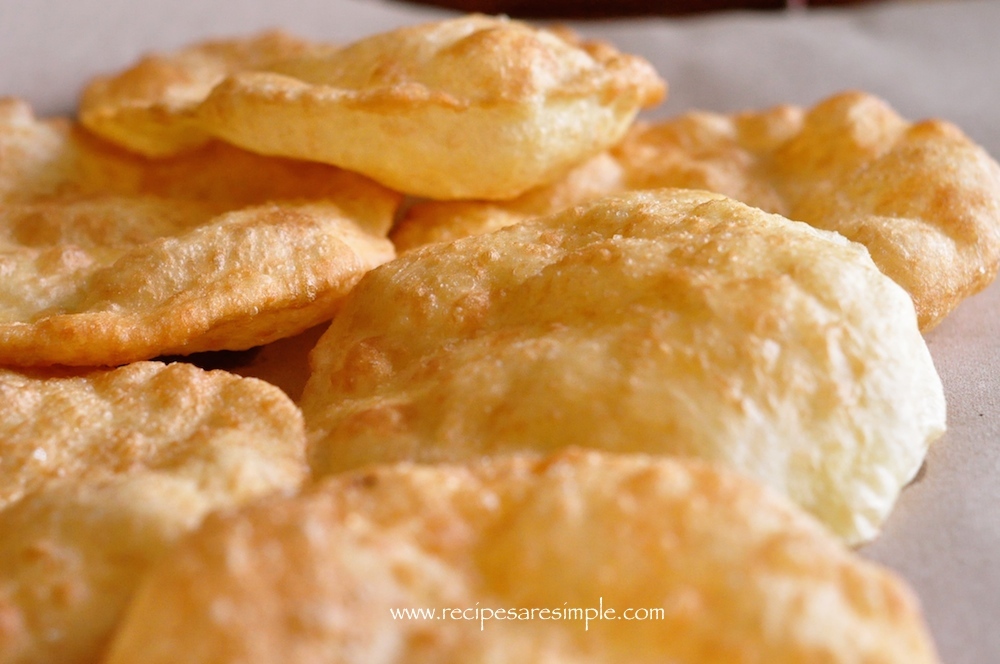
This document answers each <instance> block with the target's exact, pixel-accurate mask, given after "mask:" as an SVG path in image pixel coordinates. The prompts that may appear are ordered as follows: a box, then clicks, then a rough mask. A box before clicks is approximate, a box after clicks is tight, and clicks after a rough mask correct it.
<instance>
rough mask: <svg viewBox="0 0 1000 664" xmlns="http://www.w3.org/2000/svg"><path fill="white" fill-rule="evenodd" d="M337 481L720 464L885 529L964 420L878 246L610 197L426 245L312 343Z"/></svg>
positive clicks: (824, 516) (387, 271)
mask: <svg viewBox="0 0 1000 664" xmlns="http://www.w3.org/2000/svg"><path fill="white" fill-rule="evenodd" d="M311 365H312V375H311V376H310V378H309V381H308V383H307V384H306V388H305V391H304V393H303V397H302V407H303V410H304V413H305V417H306V427H307V430H308V433H309V438H310V441H309V442H310V446H311V451H310V454H311V459H312V463H313V466H314V469H315V471H316V472H317V473H319V474H327V473H333V472H339V471H343V470H347V469H351V468H356V467H359V466H362V465H366V464H370V463H379V462H388V461H399V460H416V461H441V460H456V459H465V458H470V457H475V456H479V455H492V454H501V453H508V452H513V451H516V450H553V449H557V448H561V447H564V446H567V445H581V446H585V447H595V448H602V449H606V450H611V451H641V452H648V453H660V454H673V455H687V456H699V457H704V458H706V459H709V460H713V461H719V462H724V463H728V464H729V465H731V466H733V467H736V468H739V469H741V470H743V471H744V472H747V473H749V474H750V475H752V476H754V477H757V478H759V479H760V480H762V481H764V482H765V483H766V484H768V485H770V486H771V487H773V488H775V489H777V490H779V491H783V492H785V493H786V494H788V495H789V496H791V498H792V499H793V500H794V501H796V502H798V503H799V504H800V505H801V506H803V507H804V508H806V510H808V511H809V512H811V513H813V514H814V515H815V516H817V517H818V518H819V519H820V520H821V521H823V522H824V523H825V524H826V525H827V526H829V527H830V528H831V529H832V530H833V531H834V532H836V533H837V534H839V535H840V536H841V537H843V538H844V539H845V540H847V541H849V542H852V543H856V542H860V541H864V540H867V539H870V538H872V537H874V536H875V534H876V533H877V532H878V528H879V525H880V524H881V523H882V521H883V520H884V519H885V517H886V516H887V514H888V513H889V511H890V509H891V507H892V505H893V503H894V501H895V499H896V497H897V495H898V493H899V491H900V488H901V487H902V486H903V485H904V484H905V483H906V482H908V481H909V480H910V479H911V478H912V477H913V476H914V474H915V473H916V472H917V470H918V469H919V467H920V465H921V462H922V460H923V458H924V454H925V452H926V450H927V447H928V444H929V443H930V442H931V441H933V440H934V439H936V438H937V437H938V436H940V434H941V433H942V432H943V431H944V428H945V401H944V394H943V390H942V386H941V381H940V379H939V378H938V375H937V372H936V371H935V369H934V365H933V363H932V361H931V357H930V354H929V353H928V350H927V346H926V344H925V342H924V340H923V338H922V337H921V335H920V333H919V331H918V329H917V325H916V317H915V315H914V310H913V304H912V302H911V301H910V299H909V297H908V296H907V295H906V293H905V292H904V291H903V290H902V289H901V288H899V287H898V286H897V285H896V284H895V283H893V282H892V280H890V279H889V278H887V277H886V276H885V275H883V274H882V273H880V272H879V270H878V269H877V268H876V267H875V265H874V264H873V263H872V261H871V259H870V257H869V256H868V253H867V252H866V251H865V249H864V247H862V246H860V245H858V244H855V243H853V242H849V241H847V240H846V239H844V238H843V237H841V236H839V235H837V234H834V233H830V232H826V231H818V230H816V229H813V228H811V227H810V226H808V225H806V224H803V223H797V222H791V221H788V220H786V219H784V218H782V217H779V216H777V215H770V214H767V213H764V212H762V211H760V210H758V209H756V208H751V207H749V206H746V205H743V204H741V203H738V202H736V201H734V200H732V199H728V198H726V197H724V196H722V195H720V194H712V193H709V192H703V191H696V190H682V189H675V190H659V191H653V192H638V193H632V194H628V195H624V196H621V197H611V198H605V199H601V200H599V201H597V202H594V203H591V204H589V205H584V206H579V207H576V208H573V209H570V210H566V211H564V212H562V213H559V214H556V215H552V216H550V217H546V218H543V219H537V220H534V221H530V222H524V223H522V224H518V225H516V226H511V227H508V228H505V229H502V230H500V231H497V232H494V233H491V234H487V235H480V236H476V237H471V238H465V239H463V240H458V241H456V242H453V243H450V244H434V245H429V246H427V247H424V248H422V249H418V250H415V251H410V252H407V253H406V254H404V255H402V256H401V257H399V258H397V259H396V260H395V261H393V262H392V263H389V264H387V265H384V266H382V267H380V268H377V269H376V270H373V271H372V272H370V273H369V274H367V275H366V276H365V277H364V278H363V279H362V280H361V282H359V284H358V286H357V287H356V288H355V290H354V291H352V293H351V294H350V295H349V296H348V297H347V298H346V299H345V301H344V305H343V309H342V310H341V311H340V312H339V313H338V315H337V317H336V318H335V319H334V321H333V323H332V325H331V327H330V329H329V330H328V331H327V332H326V333H325V334H324V336H323V337H322V338H321V339H320V341H319V342H318V344H317V346H316V348H315V349H314V350H313V352H312V356H311Z"/></svg>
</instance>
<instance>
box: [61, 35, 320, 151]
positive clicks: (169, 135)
mask: <svg viewBox="0 0 1000 664" xmlns="http://www.w3.org/2000/svg"><path fill="white" fill-rule="evenodd" d="M334 48H335V47H333V46H329V45H323V44H316V43H313V42H308V41H305V40H302V39H299V38H298V37H294V36H292V35H290V34H288V33H286V32H282V31H280V30H270V31H267V32H262V33H259V34H255V35H251V36H248V37H238V38H233V39H213V40H209V41H204V42H199V43H196V44H192V45H190V46H187V47H185V48H183V49H180V50H178V51H175V52H172V53H153V54H149V55H146V56H144V57H143V58H142V59H141V60H139V62H137V63H136V64H135V65H133V66H131V67H129V68H128V69H126V70H125V71H122V72H117V73H114V74H109V75H105V76H99V77H97V78H95V79H93V80H92V81H90V82H89V83H88V84H87V86H86V87H85V88H84V91H83V95H82V96H81V98H80V109H79V115H80V122H81V123H83V124H84V125H85V126H86V127H87V128H88V129H90V130H91V131H93V132H94V133H95V134H98V135H100V136H102V137H104V138H105V139H107V140H109V141H112V142H114V143H117V144H118V145H121V146H122V147H125V148H128V149H129V150H132V151H134V152H138V153H140V154H144V155H146V156H149V157H166V156H170V155H174V154H178V153H180V152H184V151H186V150H191V149H194V148H197V147H198V146H200V145H202V144H204V143H206V142H208V141H209V140H210V139H211V136H210V135H209V134H208V133H206V132H205V131H204V130H202V129H200V128H199V127H198V124H197V123H196V122H195V121H194V109H196V108H197V107H198V105H199V104H200V103H201V102H203V101H204V100H205V97H207V96H208V93H209V92H211V91H212V88H214V87H215V86H216V85H217V84H218V83H219V82H220V81H221V80H222V79H224V78H225V77H226V76H228V75H230V74H233V73H236V72H239V71H247V70H250V71H258V70H266V69H267V67H268V65H269V64H270V63H272V62H275V61H280V60H285V59H288V58H292V57H296V56H301V55H304V54H306V53H308V52H328V51H330V50H333V49H334Z"/></svg>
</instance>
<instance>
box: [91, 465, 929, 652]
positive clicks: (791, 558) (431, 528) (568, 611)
mask: <svg viewBox="0 0 1000 664" xmlns="http://www.w3.org/2000/svg"><path fill="white" fill-rule="evenodd" d="M417 612H420V613H417ZM136 661H142V662H145V663H147V664H161V663H162V664H166V663H167V662H170V663H173V662H177V661H184V662H188V663H189V664H201V663H205V664H207V663H208V662H212V663H213V664H225V663H235V662H269V663H270V664H282V663H284V662H289V663H291V662H338V663H343V664H347V663H353V662H357V663H359V664H360V663H364V664H373V663H378V664H388V663H390V662H494V663H497V664H500V663H511V664H513V663H517V662H548V663H550V664H555V663H560V662H574V663H576V662H595V663H596V662H603V663H605V664H607V663H612V662H621V663H625V662H628V663H629V664H637V663H643V662H649V663H652V662H673V663H675V664H706V663H709V662H718V663H720V664H721V663H730V662H768V664H786V663H787V664H800V663H801V662H829V663H830V664H837V663H843V664H847V663H849V662H850V663H853V662H884V663H885V664H890V663H899V664H917V663H925V662H936V661H937V658H936V656H935V654H934V649H933V646H932V644H931V642H930V639H929V637H928V635H927V633H926V630H925V628H924V625H923V621H922V619H921V617H920V613H919V609H918V607H917V604H916V602H915V600H914V599H913V597H912V595H911V594H910V592H909V590H908V589H907V588H906V587H905V585H904V584H903V583H902V582H901V581H899V580H898V579H897V578H896V577H895V576H894V575H892V574H891V573H889V572H887V571H885V570H883V569H881V568H878V567H876V566H875V565H872V564H870V563H866V562H864V561H862V560H861V559H860V558H858V557H857V556H855V555H853V554H851V553H850V552H848V551H847V550H845V549H844V548H843V547H841V546H840V545H839V543H838V542H837V541H836V540H834V539H833V538H832V537H830V535H829V534H828V533H827V532H825V531H824V530H823V529H822V528H821V527H819V525H818V524H816V523H815V522H814V521H813V520H812V519H809V518H807V517H806V515H804V514H802V513H801V512H800V511H798V510H795V509H793V507H792V506H791V505H790V504H788V503H787V502H786V501H784V500H782V499H780V498H779V497H778V496H777V495H775V494H773V493H771V492H768V491H765V490H763V488H762V487H760V486H758V485H757V484H756V483H754V482H752V481H751V480H749V479H747V478H745V477H742V476H739V475H737V474H735V473H732V472H728V471H723V470H721V469H718V468H714V467H710V466H707V465H703V464H700V463H695V462H692V461H682V460H672V459H664V458H652V457H645V456H617V455H611V454H599V453H594V452H591V453H582V452H568V453H561V454H558V455H555V456H554V457H551V458H547V459H536V458H530V457H523V456H515V457H506V458H502V459H495V460H488V461H485V462H478V463H474V464H470V465H468V466H461V465H443V466H437V467H421V466H410V465H400V466H394V467H377V468H372V469H369V470H366V471H362V472H358V473H349V474H346V475H342V476H340V477H337V478H333V479H332V480H329V481H327V482H325V483H323V484H321V485H319V486H317V487H313V488H311V489H309V490H307V492H306V493H305V494H303V495H300V496H296V497H285V498H275V499H269V500H265V501H263V502H260V503H257V504H255V505H253V506H250V507H248V508H246V509H243V510H241V511H239V512H235V513H228V514H221V515H217V516H212V517H209V518H208V519H207V520H206V521H205V523H204V525H203V526H202V528H201V529H200V530H199V531H197V532H195V533H193V534H192V535H191V536H190V537H188V538H186V539H185V540H184V542H183V543H182V544H180V545H179V546H178V547H177V549H175V550H174V551H173V552H172V553H171V555H170V556H169V557H167V558H165V559H164V561H163V562H162V563H161V564H160V565H158V566H157V567H156V568H155V569H154V570H153V571H152V572H151V574H150V575H149V576H148V577H147V578H146V579H145V581H144V583H143V585H142V588H141V590H140V591H139V593H138V595H137V598H136V601H135V603H134V604H133V605H132V606H131V608H130V609H129V612H128V615H127V617H126V618H125V620H124V622H123V625H122V628H121V630H120V631H119V633H118V635H117V638H116V639H115V642H114V644H113V645H112V647H111V649H110V653H109V656H108V658H107V660H106V662H107V664H125V663H127V662H136Z"/></svg>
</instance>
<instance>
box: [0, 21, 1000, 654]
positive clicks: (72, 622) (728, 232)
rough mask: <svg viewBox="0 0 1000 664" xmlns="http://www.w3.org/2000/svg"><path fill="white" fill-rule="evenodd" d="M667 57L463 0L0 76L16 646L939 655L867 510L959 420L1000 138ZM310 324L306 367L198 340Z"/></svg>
mask: <svg viewBox="0 0 1000 664" xmlns="http://www.w3.org/2000/svg"><path fill="white" fill-rule="evenodd" d="M665 94H666V85H665V83H664V82H663V81H662V80H661V79H660V78H659V76H658V75H657V73H656V72H655V71H654V70H653V68H652V66H651V65H650V64H649V63H648V62H646V61H644V60H643V59H641V58H639V57H636V56H632V55H628V54H624V53H621V52H619V51H618V50H617V49H616V48H615V47H613V46H611V45H609V44H605V43H600V42H590V41H584V40H582V39H580V38H579V37H578V36H576V35H575V34H573V33H572V32H570V31H568V30H564V29H541V28H537V27H533V26H531V25H528V24H525V23H520V22H517V21H512V20H509V19H505V18H495V17H488V16H479V15H473V16H466V17H462V18H456V19H451V20H444V21H440V22H437V23H432V24H426V25H418V26H413V27H407V28H403V29H399V30H395V31H393V32H388V33H384V34H379V35H374V36H371V37H367V38H364V39H361V40H360V41H357V42H355V43H353V44H346V45H332V44H323V43H316V42H308V41H305V40H301V39H298V38H295V37H293V36H290V35H287V34H284V33H281V32H268V33H264V34H260V35H256V36H252V37H247V38H241V39H231V40H228V41H213V42H205V43H201V44H196V45H193V46H191V47H189V48H186V49H184V50H182V51H178V52H175V53H170V54H162V55H150V56H147V57H145V58H144V59H142V60H141V61H140V62H138V63H137V64H135V65H134V66H133V67H131V68H130V69H127V70H125V71H123V72H120V73H117V74H113V75H109V76H107V77H103V78H100V79H97V80H94V81H92V82H91V83H90V84H89V85H88V86H87V88H86V90H85V91H84V94H83V97H82V99H81V104H80V109H79V119H78V120H70V119H39V118H36V117H35V116H34V114H33V112H32V110H31V109H30V108H29V107H28V106H27V105H26V104H25V103H23V102H20V101H18V100H14V99H7V100H0V274H2V275H3V280H2V281H0V664H14V663H18V664H24V663H32V664H48V663H57V662H58V663H59V664H85V663H86V664H90V663H97V662H107V663H108V664H126V663H129V664H131V663H139V662H142V663H144V664H157V663H161V662H162V663H164V664H166V663H168V662H188V663H192V664H194V663H206V664H207V663H210V662H211V663H223V662H232V663H236V662H269V663H272V662H273V663H278V662H289V663H291V662H331V663H332V662H338V663H339V662H358V663H361V662H364V663H368V662H520V661H529V662H667V661H669V662H678V663H690V664H696V663H720V664H721V663H730V662H768V663H769V664H778V663H785V662H787V663H789V664H791V663H799V662H844V663H846V662H887V663H888V662H898V663H901V664H902V663H905V664H914V663H918V662H936V661H937V656H936V654H935V649H934V646H933V643H932V640H931V638H930V636H929V635H928V633H927V629H926V627H925V626H924V623H923V618H922V616H921V613H920V609H919V605H918V602H917V600H916V598H915V597H914V596H913V595H912V593H911V591H910V590H909V589H908V588H907V586H906V584H905V582H904V581H903V580H901V579H900V578H898V577H896V576H895V575H894V574H893V573H892V572H890V571H888V570H886V569H883V568H881V567H878V566H877V565H874V564H872V563H870V562H867V561H864V560H863V559H861V558H860V557H859V556H857V555H856V554H855V553H854V552H852V551H851V550H850V548H849V547H850V546H853V545H857V544H860V543H863V542H866V541H870V540H871V539H873V538H875V537H876V536H877V534H878V532H879V529H880V527H881V525H882V524H883V522H884V521H885V519H886V518H887V517H888V516H889V513H890V512H891V510H892V508H893V505H894V503H895V501H896V499H897V497H898V496H899V494H900V492H901V490H902V489H903V487H904V486H905V485H906V484H907V483H908V482H909V481H910V480H911V479H912V478H913V477H914V476H915V475H916V473H917V472H918V470H919V469H920V467H921V465H922V464H923V461H924V456H925V453H926V451H927V449H928V446H929V445H930V444H931V443H932V442H933V441H935V440H936V439H938V438H939V437H940V436H941V435H942V434H943V433H944V430H945V401H944V393H943V389H942V385H941V381H940V379H939V377H938V375H937V372H936V370H935V368H934V365H933V363H932V361H931V356H930V353H929V352H928V349H927V346H926V343H925V341H924V338H923V336H922V332H925V331H927V330H928V329H930V328H931V327H932V326H934V325H935V324H937V323H938V322H939V321H940V320H941V319H942V318H944V317H945V316H946V315H947V314H948V313H949V312H950V311H952V310H953V309H954V308H955V307H956V306H958V304H959V303H960V301H961V300H962V299H964V298H965V297H967V296H969V295H971V294H973V293H975V292H977V291H979V290H981V289H982V288H984V287H985V286H986V285H987V284H989V283H990V282H991V281H992V280H993V278H994V277H995V275H996V273H997V270H998V266H1000V166H998V165H997V164H996V162H994V161H993V160H992V159H991V158H990V157H989V156H988V155H987V154H986V153H985V152H984V151H983V150H982V149H980V148H979V147H978V146H976V145H975V144H973V143H972V142H971V141H970V140H969V139H968V138H966V137H965V136H964V135H963V134H962V133H961V131H960V130H959V129H957V128H956V127H954V126H953V125H950V124H948V123H946V122H942V121H936V120H934V121H924V122H918V123H911V122H909V121H907V120H904V119H903V118H901V117H900V116H899V115H897V114H896V113H895V112H894V111H893V110H892V109H891V108H890V107H889V106H888V105H887V104H886V103H885V102H883V101H881V100H878V99H876V98H873V97H871V96H869V95H867V94H864V93H861V92H848V93H841V94H838V95H835V96H832V97H830V98H829V99H827V100H825V101H822V102H820V103H819V104H818V105H816V106H815V107H813V108H811V109H801V108H796V107H791V106H782V107H778V108H774V109H769V110H765V111H761V112H749V111H748V112H743V113H737V114H734V115H720V114H716V113H710V112H689V113H687V114H685V115H682V116H680V117H677V118H674V119H670V120H666V121H660V122H658V123H648V122H641V121H637V120H636V117H637V114H638V113H639V112H640V111H641V110H642V109H644V108H648V107H651V106H653V105H655V104H656V103H658V102H659V101H661V99H663V98H664V96H665ZM321 324H322V325H326V326H328V327H327V328H326V331H325V332H323V334H322V336H321V337H320V338H319V341H318V342H316V344H315V347H314V348H313V349H312V352H311V355H310V367H309V375H308V377H306V376H302V382H303V383H304V384H305V387H304V391H303V393H302V394H301V398H299V395H298V394H297V393H296V394H292V395H291V396H289V395H288V394H286V393H285V392H284V391H282V390H281V389H279V388H278V387H276V386H275V385H271V384H268V383H267V382H265V381H263V380H260V379H256V378H249V377H242V376H240V375H237V374H235V373H230V372H229V371H226V370H223V369H211V370H210V369H206V368H200V366H198V364H200V365H204V364H205V362H203V361H202V360H205V359H206V357H208V358H210V357H211V355H206V354H205V353H206V351H211V352H216V351H241V350H245V349H250V348H257V347H261V346H264V345H267V344H274V343H275V342H278V343H285V344H291V345H294V344H295V343H297V342H296V341H295V340H299V342H301V343H305V340H314V339H315V335H312V336H310V334H309V333H308V332H307V331H308V330H310V329H315V326H317V325H321ZM304 332H305V333H306V334H305V335H302V334H301V333H304ZM296 335H299V336H296ZM290 339H291V341H289V340H290ZM188 356H190V357H188ZM306 378H308V380H306ZM293 397H294V399H293ZM609 611H610V613H609ZM595 612H596V613H595ZM595 616H596V617H595Z"/></svg>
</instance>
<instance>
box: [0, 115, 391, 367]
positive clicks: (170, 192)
mask: <svg viewBox="0 0 1000 664" xmlns="http://www.w3.org/2000/svg"><path fill="white" fill-rule="evenodd" d="M0 153H2V154H3V156H4V158H3V159H2V160H0V274H3V275H4V278H3V280H2V281H0V363H2V364H5V365H8V366H12V365H17V366H31V365H35V366H41V365H52V364H64V365H76V366H98V365H115V364H124V363H126V362H131V361H136V360H142V359H149V358H153V357H156V356H158V355H167V354H183V355H186V354H189V353H193V352H197V351H204V350H220V349H228V350H238V349H244V348H249V347H252V346H257V345H260V344H264V343H267V342H269V341H273V340H275V339H278V338H282V337H287V336H291V335H293V334H296V333H298V332H300V331H302V330H305V329H307V328H309V327H311V326H313V325H316V324H317V323H320V322H322V321H325V320H328V319H329V318H330V317H331V316H332V314H333V311H334V309H335V307H336V305H337V302H338V300H339V299H340V298H341V297H342V296H343V295H344V294H345V293H346V292H347V291H348V290H350V288H351V287H352V286H353V285H354V283H355V282H356V281H357V280H358V279H359V278H360V277H361V275H362V274H363V273H364V272H366V271H367V270H369V269H370V268H372V267H374V266H376V265H379V264H380V263H382V262H384V261H386V260H389V259H391V258H392V257H393V256H394V251H393V248H392V246H391V244H390V243H389V241H388V240H387V239H385V234H386V233H387V232H388V230H389V226H390V224H391V222H392V217H393V214H394V213H395V210H396V207H397V206H398V204H399V201H400V196H399V195H398V194H396V193H394V192H390V191H388V190H386V189H384V188H382V187H380V186H379V185H377V184H375V183H374V182H371V181H370V180H368V179H366V178H363V177H361V176H358V175H355V174H352V173H347V172H345V171H341V170H338V169H335V168H332V167H328V166H323V165H320V164H303V163H299V162H292V161H287V160H281V159H268V158H264V157H260V156H257V155H252V154H250V153H246V152H243V151H241V150H238V149H236V148H233V147H230V146H226V145H224V144H219V143H215V144H212V145H208V146H205V147H203V148H202V149H200V150H199V151H197V152H193V153H190V154H187V155H185V156H182V157H177V158H174V159H167V160H161V161H156V162H150V161H148V160H145V159H141V158H139V157H134V156H131V155H128V154H125V153H122V152H120V151H118V150H116V149H113V148H111V147H109V146H107V145H105V144H103V143H101V142H98V141H96V140H95V139H94V138H93V137H91V136H88V135H86V134H85V133H84V132H82V131H81V130H80V129H79V128H77V127H74V126H72V125H71V124H69V123H67V122H62V121H58V120H53V121H47V122H41V121H38V120H36V119H35V118H34V117H33V116H32V114H31V111H30V109H28V107H27V106H25V105H24V104H22V103H19V102H16V101H12V100H7V101H3V102H0Z"/></svg>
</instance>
